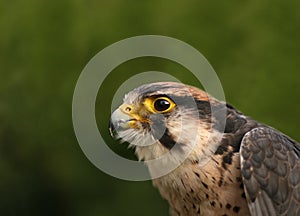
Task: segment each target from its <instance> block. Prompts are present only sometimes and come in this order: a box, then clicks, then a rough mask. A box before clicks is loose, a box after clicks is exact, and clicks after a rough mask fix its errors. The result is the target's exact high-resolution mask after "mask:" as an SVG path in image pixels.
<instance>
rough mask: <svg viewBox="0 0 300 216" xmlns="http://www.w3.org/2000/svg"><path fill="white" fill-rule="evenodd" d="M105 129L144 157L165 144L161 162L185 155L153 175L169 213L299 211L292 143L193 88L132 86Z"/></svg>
mask: <svg viewBox="0 0 300 216" xmlns="http://www.w3.org/2000/svg"><path fill="white" fill-rule="evenodd" d="M213 111H214V112H213ZM222 112H224V113H225V115H224V118H225V122H224V124H223V126H222V115H219V113H222ZM110 131H111V133H112V135H113V136H115V138H119V139H121V140H123V141H127V142H129V143H130V145H133V146H134V147H135V152H136V155H137V157H138V159H139V160H144V161H145V163H146V164H147V161H151V160H155V159H157V158H160V157H163V156H164V155H166V154H167V153H168V152H171V151H172V154H171V157H169V159H167V160H165V161H163V162H162V164H161V167H162V168H163V167H165V166H168V163H169V162H170V163H171V162H172V160H173V161H174V160H180V159H178V158H180V155H181V154H186V157H185V158H184V160H182V161H181V163H180V165H179V166H178V167H176V168H175V169H173V170H172V171H171V172H169V173H167V174H166V175H163V176H160V177H157V178H155V179H153V184H154V186H155V187H157V188H158V189H159V191H160V194H161V195H162V197H163V198H164V199H166V200H167V201H168V203H169V205H170V214H171V215H173V216H179V215H181V216H194V215H243V216H245V215H263V216H267V215H300V160H299V157H300V146H299V144H298V143H297V142H296V141H294V140H293V139H291V138H290V137H288V136H287V135H285V134H283V133H281V132H279V131H278V130H276V129H274V128H272V127H270V126H267V125H265V124H262V123H259V122H258V121H255V120H253V119H252V118H250V117H248V116H245V115H243V114H242V113H241V112H240V111H238V110H237V109H235V108H234V107H233V106H231V105H229V104H227V103H226V102H223V101H219V100H217V99H216V98H214V97H212V96H210V95H209V94H208V93H206V92H204V91H202V90H200V89H198V88H196V87H192V86H188V85H184V84H181V83H175V82H157V83H151V84H145V85H142V86H140V87H138V88H136V89H134V90H132V91H131V92H129V93H128V94H127V95H126V96H125V98H124V103H123V104H122V105H121V106H120V107H119V108H118V109H116V110H115V111H114V112H113V114H112V116H111V122H110ZM217 137H220V139H217ZM172 157H173V159H172Z"/></svg>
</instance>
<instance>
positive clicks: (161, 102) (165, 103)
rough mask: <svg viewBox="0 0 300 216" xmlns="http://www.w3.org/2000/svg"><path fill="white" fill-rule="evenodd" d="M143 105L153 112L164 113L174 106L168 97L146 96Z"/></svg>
mask: <svg viewBox="0 0 300 216" xmlns="http://www.w3.org/2000/svg"><path fill="white" fill-rule="evenodd" d="M144 105H145V106H146V107H147V109H148V110H150V111H151V112H153V113H166V112H169V111H171V110H172V109H173V108H174V107H175V106H176V104H175V103H174V102H173V101H172V100H171V99H170V98H168V97H158V98H147V99H146V100H145V101H144Z"/></svg>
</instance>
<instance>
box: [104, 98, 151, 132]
mask: <svg viewBox="0 0 300 216" xmlns="http://www.w3.org/2000/svg"><path fill="white" fill-rule="evenodd" d="M138 113H139V112H138V111H136V110H135V109H134V107H133V106H131V105H128V104H123V105H121V106H120V107H119V108H118V109H116V110H115V111H114V112H113V114H112V115H111V119H110V123H109V131H110V134H111V136H112V137H116V135H117V132H118V131H124V130H127V129H130V128H131V129H137V128H139V127H138V124H139V123H141V122H147V123H150V122H151V121H150V120H149V119H147V118H144V117H141V116H140V115H139V114H138Z"/></svg>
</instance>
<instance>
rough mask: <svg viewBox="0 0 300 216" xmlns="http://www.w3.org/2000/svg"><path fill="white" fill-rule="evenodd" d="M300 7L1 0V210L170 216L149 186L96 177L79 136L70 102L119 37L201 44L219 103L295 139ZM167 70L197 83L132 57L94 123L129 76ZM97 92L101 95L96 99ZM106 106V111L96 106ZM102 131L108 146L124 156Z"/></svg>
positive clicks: (110, 83)
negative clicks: (95, 60) (93, 63)
mask: <svg viewBox="0 0 300 216" xmlns="http://www.w3.org/2000/svg"><path fill="white" fill-rule="evenodd" d="M299 8H300V2H299V1H296V0H291V1H286V2H285V1H278V0H275V1H271V0H266V1H260V0H253V1H215V0H213V1H196V0H194V1H180V2H179V1H159V0H152V1H120V0H115V1H108V0H105V1H104V0H102V1H89V0H88V1H83V0H73V1H71V0H60V1H39V0H28V1H20V0H12V1H8V0H1V1H0V215H78V216H81V215H87V216H96V215H105V216H106V215H107V216H109V215H124V216H125V215H133V216H134V215H149V216H150V215H167V213H168V206H167V203H166V202H165V201H164V200H163V199H162V198H161V197H160V195H159V193H158V191H157V190H156V189H154V188H153V187H152V185H151V182H150V181H147V182H128V181H124V180H119V179H116V178H114V177H111V176H108V175H107V174H105V173H103V172H101V171H99V170H98V169H97V168H96V167H94V166H93V165H92V164H91V163H90V162H89V161H88V160H87V159H86V157H85V155H84V154H83V152H82V151H81V149H80V147H79V145H78V143H77V140H76V138H75V135H74V132H73V127H72V118H71V110H72V108H71V103H72V95H73V90H74V87H75V85H76V81H77V79H78V77H79V75H80V73H81V71H82V69H83V68H84V66H85V65H86V64H87V63H88V61H89V60H90V59H91V58H92V57H93V56H94V55H95V54H96V53H97V52H99V51H100V50H101V49H103V48H105V47H106V46H108V45H110V44H112V43H114V42H117V41H119V40H121V39H124V38H127V37H131V36H136V35H143V34H157V35H166V36H171V37H175V38H178V39H180V40H183V41H185V42H187V43H189V44H190V45H192V46H193V47H195V48H197V49H198V50H199V51H200V52H201V53H202V54H203V55H204V56H205V57H206V58H207V59H208V60H209V62H210V63H211V65H212V66H213V67H214V69H215V70H216V72H217V74H218V76H219V78H220V80H221V82H222V84H223V88H224V91H225V94H226V98H227V101H229V102H230V103H231V104H234V105H235V106H236V107H238V108H239V109H240V110H242V111H243V112H244V113H246V114H247V115H250V116H252V117H254V118H255V119H257V120H260V121H262V122H265V123H267V124H270V125H272V126H273V127H276V128H278V129H280V130H281V131H283V132H285V133H287V134H288V135H290V136H291V137H293V138H295V139H296V140H300V133H299V129H298V128H299V125H300V123H299V122H300V116H299V114H298V112H299V110H300V100H299V99H300V91H299V88H298V87H299V84H300V81H299V78H300V73H299V68H300V59H299V58H300V55H299V50H300V39H299V38H300V13H299ZM147 70H160V71H167V72H169V73H170V74H173V75H175V76H176V77H177V78H179V79H181V80H182V81H183V82H185V83H190V84H196V83H195V81H194V80H193V79H192V78H191V76H188V75H187V74H189V72H188V71H185V70H184V69H183V68H182V67H180V66H178V65H176V64H173V63H171V62H168V61H165V60H160V59H155V58H146V59H137V60H132V61H130V62H127V63H124V65H121V66H120V67H118V68H116V70H115V71H113V73H112V75H111V76H110V77H108V78H107V80H106V82H105V83H104V84H103V86H102V87H101V88H103V90H105V92H106V93H107V96H106V97H102V96H101V95H99V98H98V100H97V105H96V107H97V119H98V120H99V119H100V120H103V121H102V122H105V121H108V119H109V110H110V103H111V99H112V98H111V97H112V95H113V94H114V91H115V90H116V89H117V87H118V85H119V84H121V83H122V81H124V80H125V79H126V77H127V78H128V75H133V74H135V73H138V72H141V71H147ZM101 97H102V100H101ZM101 109H103V112H99V110H101ZM99 125H100V131H101V133H102V134H103V136H104V137H105V139H106V140H107V141H108V142H109V143H110V146H111V148H112V149H114V150H115V151H117V152H119V153H120V154H121V155H124V156H126V157H129V158H133V155H132V150H129V151H128V150H126V146H125V145H120V144H118V143H117V142H115V141H113V140H112V139H111V138H110V137H109V135H108V131H107V128H106V126H107V124H105V125H104V124H99Z"/></svg>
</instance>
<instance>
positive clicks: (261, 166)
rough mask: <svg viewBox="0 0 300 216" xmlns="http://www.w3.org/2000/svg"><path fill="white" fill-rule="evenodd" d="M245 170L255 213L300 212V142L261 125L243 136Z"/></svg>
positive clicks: (247, 196) (249, 198)
mask: <svg viewBox="0 0 300 216" xmlns="http://www.w3.org/2000/svg"><path fill="white" fill-rule="evenodd" d="M240 157H241V172H242V178H243V184H244V189H245V192H246V198H247V202H248V206H249V209H250V212H251V215H264V216H267V215H300V160H299V157H300V146H299V144H298V143H296V142H295V141H293V140H292V139H290V138H289V137H287V136H285V135H284V134H282V133H280V132H279V131H277V130H275V129H272V128H268V127H259V128H255V129H252V130H251V131H249V132H248V133H247V134H246V135H245V136H244V138H243V139H242V143H241V149H240Z"/></svg>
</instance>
